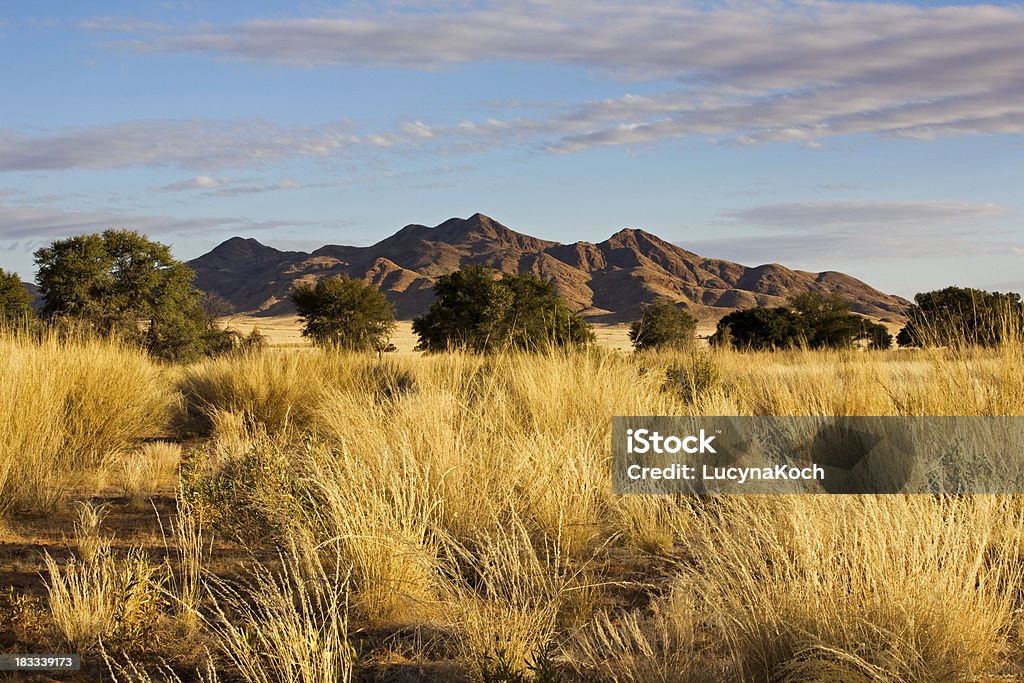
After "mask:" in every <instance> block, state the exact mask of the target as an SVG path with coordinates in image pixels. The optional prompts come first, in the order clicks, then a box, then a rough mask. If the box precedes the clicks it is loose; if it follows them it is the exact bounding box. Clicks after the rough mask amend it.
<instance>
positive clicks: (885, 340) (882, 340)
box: [861, 321, 893, 351]
mask: <svg viewBox="0 0 1024 683" xmlns="http://www.w3.org/2000/svg"><path fill="white" fill-rule="evenodd" d="M861 337H862V338H863V339H866V340H867V342H868V348H869V349H875V350H879V351H883V350H885V349H888V348H892V342H893V336H892V333H890V332H889V328H887V327H886V326H885V325H883V324H882V323H872V322H867V321H865V324H864V330H863V332H862V333H861Z"/></svg>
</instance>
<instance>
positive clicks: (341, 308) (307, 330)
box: [291, 276, 395, 351]
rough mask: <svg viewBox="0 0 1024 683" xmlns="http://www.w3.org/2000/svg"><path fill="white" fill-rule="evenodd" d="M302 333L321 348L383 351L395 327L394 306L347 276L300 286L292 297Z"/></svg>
mask: <svg viewBox="0 0 1024 683" xmlns="http://www.w3.org/2000/svg"><path fill="white" fill-rule="evenodd" d="M291 298H292V301H293V302H294V303H295V308H296V310H297V311H298V313H299V317H300V318H302V320H303V323H304V324H303V328H302V334H303V336H306V337H309V338H310V339H311V340H312V341H313V343H314V344H317V345H318V346H329V347H337V348H344V349H350V350H353V351H371V350H372V351H383V350H384V349H385V348H386V347H387V344H388V339H389V338H390V337H391V332H392V330H393V329H394V327H395V315H394V310H393V309H392V307H391V303H390V302H389V301H388V300H387V297H385V296H384V295H383V294H382V293H381V292H380V291H379V290H377V289H376V288H375V287H372V286H371V285H368V284H366V283H364V282H363V281H362V280H353V279H351V278H349V277H346V276H334V277H327V278H321V279H320V280H317V282H316V284H315V285H311V284H300V285H298V286H296V287H295V289H294V290H293V291H292V295H291Z"/></svg>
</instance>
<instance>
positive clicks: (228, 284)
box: [188, 213, 909, 322]
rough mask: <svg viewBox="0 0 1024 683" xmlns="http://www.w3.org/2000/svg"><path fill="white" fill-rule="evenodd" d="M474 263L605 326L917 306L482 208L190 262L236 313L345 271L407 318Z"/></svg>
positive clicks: (849, 286)
mask: <svg viewBox="0 0 1024 683" xmlns="http://www.w3.org/2000/svg"><path fill="white" fill-rule="evenodd" d="M470 264H484V265H487V266H491V267H493V268H495V269H497V270H499V271H501V272H504V273H532V274H534V275H537V276H538V277H541V278H543V279H545V280H553V281H554V284H555V289H556V291H557V292H558V293H559V294H560V295H561V296H562V297H563V298H564V299H565V300H566V302H568V304H569V306H570V307H571V308H572V309H573V310H575V311H578V312H580V313H581V314H582V315H583V316H585V317H587V318H588V319H590V320H592V321H600V322H622V321H629V320H633V319H636V318H637V317H638V316H639V313H640V311H641V309H642V307H643V305H644V304H647V303H650V302H653V301H655V300H658V299H670V300H672V301H676V302H680V303H681V305H682V306H684V307H685V308H686V309H687V310H689V311H690V312H691V313H692V314H693V315H695V316H696V317H697V318H700V319H715V318H718V317H720V316H721V315H724V314H725V313H728V312H729V311H732V310H735V309H738V308H749V307H752V306H759V305H760V306H776V305H782V304H783V303H785V301H786V300H787V299H788V298H790V297H792V296H794V295H796V294H800V293H802V292H808V291H811V292H820V293H823V294H827V293H832V292H835V293H838V294H839V295H841V296H842V297H843V298H845V299H846V300H847V301H849V302H850V304H851V309H852V310H853V311H855V312H858V313H862V314H864V315H868V316H872V317H875V318H879V319H889V320H899V319H901V317H902V313H903V311H904V310H905V309H906V307H907V306H908V305H909V302H908V301H906V300H905V299H902V298H900V297H898V296H894V295H890V294H885V293H883V292H880V291H878V290H877V289H874V288H872V287H870V286H868V285H867V284H865V283H863V282H861V281H860V280H857V279H856V278H853V277H851V276H849V275H845V274H843V273H839V272H834V271H825V272H821V273H810V272H805V271H800V270H792V269H790V268H786V267H784V266H781V265H778V264H774V263H772V264H766V265H760V266H756V267H748V266H744V265H740V264H738V263H733V262H731V261H724V260H721V259H711V258H703V257H701V256H698V255H697V254H694V253H692V252H689V251H687V250H685V249H683V248H681V247H679V246H676V245H674V244H671V243H669V242H666V241H665V240H663V239H661V238H659V237H657V236H655V235H652V234H651V233H648V232H645V231H643V230H637V229H632V228H626V229H623V230H620V231H618V232H616V233H615V234H614V235H612V236H611V237H609V238H608V239H606V240H605V241H603V242H598V243H592V242H574V243H572V244H560V243H558V242H552V241H549V240H543V239H539V238H537V237H531V236H530V235H525V234H523V233H520V232H516V231H515V230H512V229H510V228H507V227H505V226H504V225H502V224H501V223H499V222H498V221H495V220H493V219H491V218H488V217H487V216H484V215H482V214H479V213H478V214H475V215H473V216H470V217H469V218H466V219H462V218H452V219H449V220H447V221H445V222H443V223H441V224H440V225H437V226H435V227H427V226H424V225H407V226H405V227H404V228H402V229H401V230H399V231H398V232H396V233H395V234H394V235H392V236H390V237H388V238H386V239H383V240H381V241H380V242H377V243H376V244H374V245H372V246H368V247H353V246H340V245H327V246H323V247H320V248H319V249H317V250H315V251H313V252H311V253H306V252H301V251H280V250H278V249H275V248H273V247H269V246H267V245H265V244H261V243H260V242H258V241H256V240H255V239H244V238H241V237H232V238H231V239H229V240H227V241H226V242H224V243H222V244H220V245H218V246H217V247H215V248H214V249H213V250H212V251H210V252H209V253H207V254H204V255H203V256H200V257H198V258H196V259H193V260H192V261H189V262H188V265H189V266H190V267H191V268H192V269H193V270H195V272H196V286H197V287H198V288H199V289H201V290H203V291H206V292H210V293H213V294H217V295H219V296H221V297H223V298H224V299H226V300H227V302H228V303H229V304H230V306H231V308H232V312H234V313H248V314H256V315H283V314H288V313H292V312H294V307H293V306H292V304H291V301H290V300H289V298H288V296H289V293H290V291H291V289H292V287H293V286H294V285H295V284H296V283H300V282H312V281H315V280H316V279H317V278H320V277H324V276H329V275H336V274H345V275H348V276H350V277H354V278H360V279H362V280H364V281H366V282H369V283H371V284H373V285H374V286H376V287H378V288H379V289H380V290H381V291H382V292H384V294H385V295H386V296H387V297H388V299H389V300H390V301H391V302H392V303H393V304H394V306H395V311H396V315H397V317H398V318H399V319H409V318H413V317H415V316H417V315H420V314H421V313H423V312H424V311H425V310H426V309H427V307H428V306H429V305H430V302H431V301H432V300H433V298H434V295H433V286H434V283H435V282H436V280H437V278H438V277H440V276H442V275H445V274H447V273H451V272H453V271H456V270H458V269H460V268H462V267H465V266H467V265H470Z"/></svg>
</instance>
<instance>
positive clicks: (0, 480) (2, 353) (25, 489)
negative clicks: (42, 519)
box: [0, 333, 173, 517]
mask: <svg viewBox="0 0 1024 683" xmlns="http://www.w3.org/2000/svg"><path fill="white" fill-rule="evenodd" d="M161 374H162V372H161V370H160V369H159V368H158V367H157V366H155V365H154V364H153V363H152V362H150V360H149V359H148V358H147V357H146V356H145V354H144V353H143V352H142V351H139V350H137V349H132V348H129V347H126V346H121V345H118V344H112V343H109V342H103V341H97V340H90V339H82V340H76V339H62V338H59V337H57V336H56V335H49V336H46V337H45V338H44V339H42V340H41V341H39V340H34V339H31V338H28V337H27V336H25V335H16V334H10V333H0V377H3V382H4V389H3V391H2V392H0V517H2V516H3V514H4V513H5V511H10V510H27V511H35V512H41V511H48V510H53V509H54V508H55V507H56V506H57V505H58V504H59V503H60V502H61V500H62V499H63V498H64V497H65V495H66V494H67V493H68V491H70V490H71V489H72V488H74V487H75V486H77V485H79V484H81V483H82V481H83V478H85V477H86V476H88V475H95V474H96V472H95V470H97V469H100V468H103V467H106V466H107V465H108V463H109V461H110V459H111V458H113V457H115V456H116V455H117V454H119V453H120V452H121V451H124V450H126V449H128V448H131V447H133V446H134V445H136V444H137V443H138V442H139V441H140V440H141V439H142V438H143V437H146V436H150V435H152V434H154V433H157V432H159V431H161V430H162V429H164V427H165V425H166V422H167V415H168V410H169V408H170V404H171V401H172V399H173V394H172V391H171V386H170V383H169V382H166V381H165V380H164V379H163V378H162V376H161Z"/></svg>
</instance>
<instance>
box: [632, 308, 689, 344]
mask: <svg viewBox="0 0 1024 683" xmlns="http://www.w3.org/2000/svg"><path fill="white" fill-rule="evenodd" d="M696 331H697V319H696V318H694V317H693V316H692V315H690V314H689V313H687V312H686V311H684V310H682V309H680V308H678V307H677V306H676V305H675V304H673V303H671V302H669V301H662V302H658V303H656V304H654V305H652V306H648V307H647V308H645V309H644V312H643V315H642V316H641V317H640V319H639V320H637V321H635V322H634V323H633V324H632V325H631V326H630V328H629V341H631V342H632V343H633V348H634V349H636V350H637V351H643V350H644V349H658V348H665V347H673V348H686V347H689V346H692V345H693V335H694V334H695V333H696Z"/></svg>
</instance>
